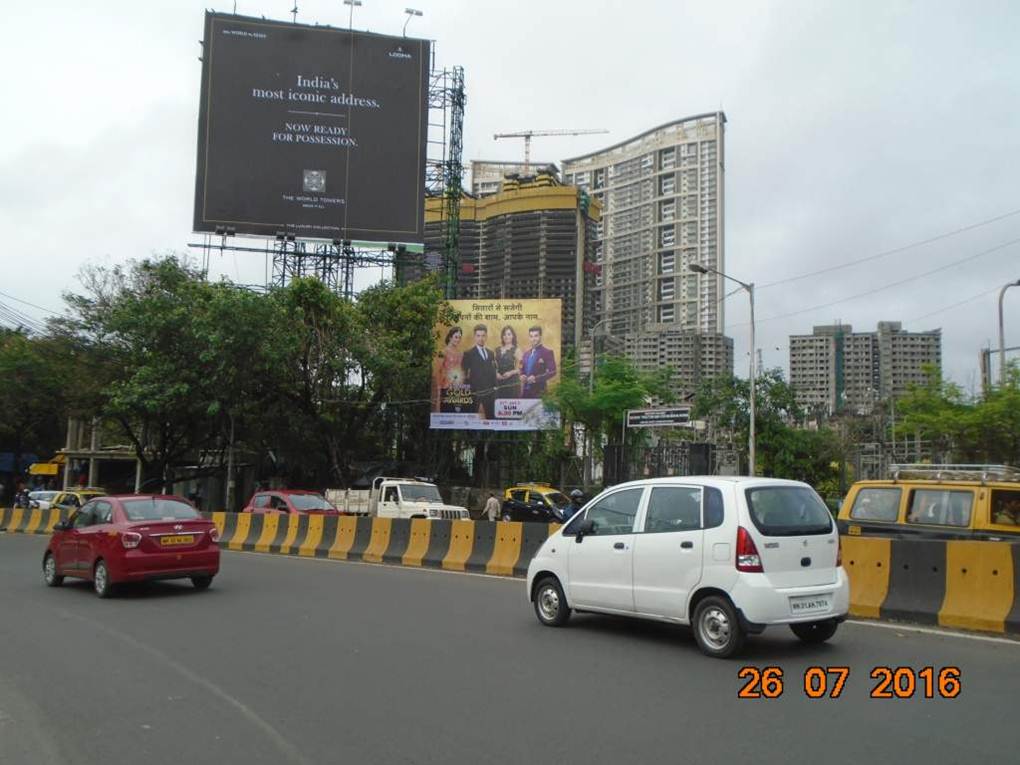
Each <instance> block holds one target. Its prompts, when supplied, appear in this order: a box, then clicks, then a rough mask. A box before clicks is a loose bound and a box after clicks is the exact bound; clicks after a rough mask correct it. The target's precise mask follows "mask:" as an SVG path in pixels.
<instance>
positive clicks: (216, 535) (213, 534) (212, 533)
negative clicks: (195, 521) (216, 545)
mask: <svg viewBox="0 0 1020 765" xmlns="http://www.w3.org/2000/svg"><path fill="white" fill-rule="evenodd" d="M209 539H211V540H212V541H213V542H219V541H220V530H219V529H218V528H216V527H215V526H213V527H212V528H211V529H209Z"/></svg>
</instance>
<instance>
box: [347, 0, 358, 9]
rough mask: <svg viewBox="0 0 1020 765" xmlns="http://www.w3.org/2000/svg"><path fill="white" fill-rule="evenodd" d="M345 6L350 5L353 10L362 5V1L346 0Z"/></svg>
mask: <svg viewBox="0 0 1020 765" xmlns="http://www.w3.org/2000/svg"><path fill="white" fill-rule="evenodd" d="M344 5H349V6H351V7H352V8H354V7H355V6H358V5H361V0H344Z"/></svg>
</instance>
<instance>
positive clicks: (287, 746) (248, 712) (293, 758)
mask: <svg viewBox="0 0 1020 765" xmlns="http://www.w3.org/2000/svg"><path fill="white" fill-rule="evenodd" d="M58 611H59V613H61V614H62V615H63V616H64V617H65V618H69V619H77V620H78V621H82V622H85V623H86V624H89V625H91V626H92V627H94V628H95V629H97V630H100V631H102V632H105V633H106V634H107V635H110V636H111V637H114V638H117V639H119V640H121V641H123V642H125V643H127V644H128V645H130V646H132V647H133V648H135V649H137V650H138V651H141V652H142V653H147V654H149V655H150V656H152V657H153V658H155V659H157V660H159V661H161V662H163V663H164V664H166V665H167V666H168V667H170V668H171V669H172V670H174V671H175V672H177V673H179V674H181V675H183V676H184V677H185V678H187V679H188V680H190V681H191V682H193V683H195V684H196V685H199V686H201V687H202V688H205V689H206V690H207V691H208V692H209V693H211V694H213V695H214V696H216V697H217V698H219V699H221V700H222V701H225V702H226V703H227V704H229V705H230V706H232V707H233V708H234V709H236V710H237V711H238V712H240V713H241V716H242V717H244V718H245V719H247V720H248V721H249V722H250V723H252V724H253V725H254V726H255V727H257V728H259V729H260V730H261V731H262V732H263V733H265V734H266V736H267V737H268V738H269V739H270V740H271V741H272V742H273V743H274V744H276V748H277V749H279V750H280V752H281V753H282V754H283V755H284V756H285V757H286V758H287V760H289V761H290V762H294V763H297V764H298V765H312V763H311V761H310V760H308V759H306V758H305V756H304V755H303V754H301V752H300V751H299V750H298V748H297V747H296V746H294V745H293V744H291V743H290V742H289V741H288V740H287V739H286V738H284V737H283V734H281V733H280V732H279V731H278V730H277V729H276V728H274V727H273V726H272V725H270V724H269V723H268V722H267V721H266V720H264V719H263V718H262V717H260V716H259V714H258V713H257V712H255V711H254V710H252V709H251V708H250V707H249V706H247V705H246V704H245V703H244V702H243V701H241V700H240V699H238V698H235V697H234V696H231V695H230V694H229V693H227V692H226V691H225V690H223V689H222V688H220V687H219V686H218V685H216V684H215V683H213V682H211V681H210V680H208V679H206V678H204V677H202V676H201V675H199V674H196V673H195V672H192V671H191V670H190V669H188V668H187V667H186V666H184V665H183V664H181V663H179V662H177V661H175V660H174V659H172V658H170V657H169V656H167V655H166V654H165V653H163V652H162V651H159V650H157V649H155V648H153V647H152V646H151V645H148V644H147V643H143V642H141V641H140V640H136V639H135V638H133V637H131V636H130V635H128V634H127V633H126V632H121V631H120V630H116V629H113V628H111V627H109V626H108V625H106V624H104V623H102V622H99V621H96V620H95V619H89V618H88V617H86V616H81V615H80V614H75V613H72V612H70V611H67V610H65V609H58Z"/></svg>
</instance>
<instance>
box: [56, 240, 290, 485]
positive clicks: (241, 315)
mask: <svg viewBox="0 0 1020 765" xmlns="http://www.w3.org/2000/svg"><path fill="white" fill-rule="evenodd" d="M84 282H85V285H86V294H84V295H69V296H67V298H66V299H67V302H68V304H69V305H70V306H71V308H72V311H73V318H72V319H71V320H70V321H69V322H65V323H64V324H63V326H62V331H63V332H64V333H65V334H66V335H67V336H69V337H72V338H74V340H75V342H76V343H77V348H78V350H79V355H80V356H82V357H84V359H85V363H84V366H85V367H87V369H88V374H87V375H76V376H75V377H74V383H75V386H74V387H75V389H74V390H73V392H72V397H73V400H74V401H75V402H76V404H77V405H78V406H79V407H81V408H83V409H84V408H91V413H92V414H95V415H99V416H101V417H104V418H108V419H109V420H111V421H113V422H115V423H116V424H117V428H118V430H119V433H120V435H122V436H123V437H125V438H126V439H127V440H128V441H129V442H130V443H131V444H132V446H133V447H134V449H135V452H136V454H137V456H138V458H139V460H140V461H141V462H142V464H143V466H144V469H145V473H146V474H147V475H148V476H149V477H150V478H152V479H153V480H157V481H160V482H161V483H162V485H163V489H164V490H165V491H169V490H170V484H171V482H172V479H173V476H172V467H173V466H174V465H175V464H177V463H180V462H181V461H183V460H184V459H185V458H190V459H189V461H190V460H191V459H194V458H195V457H196V456H199V455H200V454H201V455H205V457H206V458H207V459H206V463H207V469H208V470H210V471H212V470H217V469H219V465H220V464H221V463H222V455H223V453H224V449H225V446H226V445H227V434H228V433H229V431H230V428H229V424H230V422H231V419H232V418H233V417H234V416H235V415H240V414H242V413H243V411H244V406H245V405H246V404H251V403H253V401H252V399H253V396H252V395H251V394H252V392H253V391H256V390H257V389H258V386H259V385H260V383H261V381H262V379H263V378H264V372H265V369H266V365H267V361H268V360H267V359H266V356H265V354H264V353H263V350H264V348H266V347H268V346H267V344H266V343H265V342H264V337H265V335H264V333H265V328H266V327H267V326H271V325H272V322H271V321H270V317H269V314H268V310H267V309H270V308H271V306H270V305H269V303H268V302H267V301H266V300H265V299H264V298H261V297H260V296H259V295H257V294H255V293H252V292H250V291H248V290H243V289H239V288H237V287H235V286H234V285H232V284H229V283H227V282H223V283H209V282H207V281H206V280H205V279H204V278H203V276H202V274H200V273H198V272H196V271H194V270H192V269H191V268H189V267H188V265H187V264H186V263H184V262H182V261H180V260H178V259H177V258H175V257H173V256H170V257H164V258H157V259H150V260H143V261H140V262H134V263H131V264H130V265H128V266H127V267H120V266H117V267H114V268H111V269H92V270H91V271H89V272H87V273H86V274H85V279H84ZM216 454H219V455H220V457H219V458H215V456H214V455H216Z"/></svg>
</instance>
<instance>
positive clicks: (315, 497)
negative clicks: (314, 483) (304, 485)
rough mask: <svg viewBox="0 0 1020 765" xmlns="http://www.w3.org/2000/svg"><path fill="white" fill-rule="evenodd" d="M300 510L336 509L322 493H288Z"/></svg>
mask: <svg viewBox="0 0 1020 765" xmlns="http://www.w3.org/2000/svg"><path fill="white" fill-rule="evenodd" d="M287 496H288V497H290V502H291V504H292V505H294V507H296V508H297V509H298V510H336V508H335V507H333V506H332V505H331V504H329V502H327V501H326V498H325V497H323V496H322V495H321V494H288V495H287Z"/></svg>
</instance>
